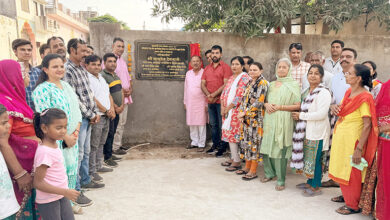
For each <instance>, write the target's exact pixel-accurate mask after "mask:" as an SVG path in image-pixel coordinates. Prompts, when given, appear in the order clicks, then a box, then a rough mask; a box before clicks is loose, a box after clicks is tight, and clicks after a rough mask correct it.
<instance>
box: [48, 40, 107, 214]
mask: <svg viewBox="0 0 390 220" xmlns="http://www.w3.org/2000/svg"><path fill="white" fill-rule="evenodd" d="M57 40H58V38H57ZM49 45H50V44H49ZM86 50H87V45H86V43H85V42H84V41H83V40H81V39H76V38H73V39H71V40H69V42H68V53H69V59H68V60H67V62H66V63H65V76H64V79H63V80H65V81H66V82H68V83H69V84H70V85H71V86H72V87H73V89H74V90H75V92H76V94H77V96H78V98H79V100H80V102H79V105H80V110H81V114H82V122H81V126H80V132H79V140H78V145H79V161H78V167H79V175H78V178H77V184H76V190H77V191H81V187H83V188H89V189H96V188H102V187H104V184H100V183H96V182H94V181H91V178H90V176H89V153H90V147H91V146H90V141H91V126H90V125H91V124H96V123H98V122H99V119H100V116H99V115H98V114H97V108H96V105H95V102H94V99H93V98H94V97H93V92H92V90H91V88H90V85H89V79H88V75H87V74H88V73H87V71H86V70H85V69H84V68H83V67H82V66H81V65H80V64H81V62H82V61H83V60H84V59H85V53H86ZM57 52H58V50H57ZM76 203H77V204H79V205H80V206H86V205H90V204H91V200H90V199H88V198H87V197H86V196H85V195H84V194H83V192H81V193H80V196H79V197H78V198H77V201H76Z"/></svg>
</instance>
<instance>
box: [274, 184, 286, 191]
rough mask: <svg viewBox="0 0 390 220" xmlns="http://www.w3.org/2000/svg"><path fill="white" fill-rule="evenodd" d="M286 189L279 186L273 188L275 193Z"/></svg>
mask: <svg viewBox="0 0 390 220" xmlns="http://www.w3.org/2000/svg"><path fill="white" fill-rule="evenodd" d="M285 189H286V186H279V185H276V186H275V190H276V191H283V190H285Z"/></svg>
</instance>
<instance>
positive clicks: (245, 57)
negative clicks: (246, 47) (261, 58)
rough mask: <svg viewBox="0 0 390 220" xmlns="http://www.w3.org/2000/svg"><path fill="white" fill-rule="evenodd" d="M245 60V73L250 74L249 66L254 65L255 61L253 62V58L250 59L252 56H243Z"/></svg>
mask: <svg viewBox="0 0 390 220" xmlns="http://www.w3.org/2000/svg"><path fill="white" fill-rule="evenodd" d="M242 58H243V59H244V62H245V67H244V68H245V72H247V73H248V72H249V66H250V65H251V64H252V63H254V62H255V61H254V60H253V58H252V57H250V56H243V57H242Z"/></svg>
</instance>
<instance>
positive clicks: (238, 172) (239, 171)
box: [236, 170, 248, 175]
mask: <svg viewBox="0 0 390 220" xmlns="http://www.w3.org/2000/svg"><path fill="white" fill-rule="evenodd" d="M247 173H248V172H247V171H245V170H237V171H236V174H237V175H244V174H247Z"/></svg>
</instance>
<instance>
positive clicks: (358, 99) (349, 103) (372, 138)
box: [334, 88, 378, 167]
mask: <svg viewBox="0 0 390 220" xmlns="http://www.w3.org/2000/svg"><path fill="white" fill-rule="evenodd" d="M351 91H352V90H351V88H349V89H348V90H347V92H346V93H345V96H344V99H343V102H342V104H341V107H340V108H341V110H340V112H339V114H338V116H339V119H338V120H337V123H336V126H335V131H334V132H336V130H337V125H338V124H340V123H341V122H342V121H343V120H344V117H345V116H347V115H349V114H351V113H352V112H354V111H355V110H356V109H358V108H359V107H360V106H361V105H362V104H363V103H364V102H365V103H367V104H368V106H369V108H370V112H371V124H372V127H371V131H370V134H369V136H368V140H367V143H365V145H364V153H363V155H362V156H363V157H364V159H366V161H367V162H368V166H369V167H371V165H372V161H373V159H374V156H375V153H376V147H377V145H378V123H377V118H376V111H375V104H374V99H373V97H372V95H371V93H370V92H368V91H365V92H362V93H360V94H359V95H357V96H355V97H353V98H349V96H350V95H351Z"/></svg>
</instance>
